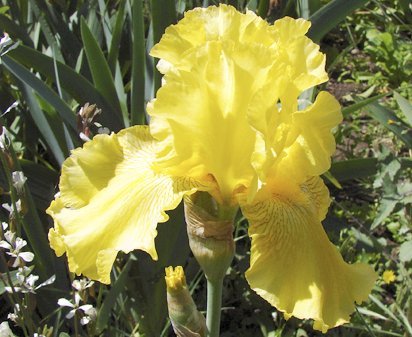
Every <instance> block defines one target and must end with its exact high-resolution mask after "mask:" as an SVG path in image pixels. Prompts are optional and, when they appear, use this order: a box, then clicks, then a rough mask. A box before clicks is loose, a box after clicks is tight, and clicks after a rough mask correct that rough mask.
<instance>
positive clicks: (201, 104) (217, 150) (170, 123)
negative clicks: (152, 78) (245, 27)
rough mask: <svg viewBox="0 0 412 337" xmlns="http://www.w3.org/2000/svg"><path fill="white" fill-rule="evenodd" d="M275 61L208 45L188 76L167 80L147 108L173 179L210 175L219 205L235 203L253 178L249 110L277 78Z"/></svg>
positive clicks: (257, 51) (259, 51)
mask: <svg viewBox="0 0 412 337" xmlns="http://www.w3.org/2000/svg"><path fill="white" fill-rule="evenodd" d="M272 56H273V51H271V50H269V49H267V48H263V47H262V48H261V47H256V48H254V49H251V48H250V47H249V46H243V45H234V44H232V43H227V44H222V43H220V42H208V43H207V44H205V46H203V47H202V48H200V47H199V48H198V49H196V51H195V52H194V53H193V54H190V55H189V57H190V59H191V62H192V64H193V66H192V68H191V70H190V71H186V70H179V71H176V72H173V73H169V74H167V75H166V83H165V84H164V85H163V86H162V88H160V89H159V91H158V93H157V98H156V99H155V100H154V101H153V102H152V104H149V105H148V113H149V114H150V116H151V117H152V119H151V124H150V127H151V133H152V135H153V137H155V138H156V139H157V140H159V141H162V142H163V143H167V144H168V145H169V147H168V148H167V147H166V150H167V149H169V151H170V158H169V159H168V160H166V161H165V160H163V158H166V157H168V155H166V154H165V153H162V154H161V157H162V160H163V162H161V163H159V165H161V167H162V168H163V169H167V170H168V171H169V172H170V174H177V175H179V174H182V173H179V172H185V174H187V175H189V176H192V177H197V176H203V175H207V174H210V175H212V176H213V177H214V179H215V180H216V182H217V185H218V187H219V191H220V199H221V200H225V202H227V203H231V202H232V201H233V191H234V190H235V189H236V188H238V187H239V186H247V185H248V183H249V181H250V179H251V176H252V175H253V168H252V166H251V162H250V157H251V154H252V152H253V151H254V146H255V135H256V132H255V130H254V129H253V128H252V127H251V126H250V124H249V122H248V118H247V109H248V106H249V104H250V99H251V96H252V95H253V94H254V93H256V92H257V91H258V90H259V88H260V87H261V85H262V83H266V82H268V81H270V80H271V79H273V78H274V77H273V76H271V74H272V73H271V68H272V63H273V58H272ZM166 150H165V151H166ZM218 198H219V196H218Z"/></svg>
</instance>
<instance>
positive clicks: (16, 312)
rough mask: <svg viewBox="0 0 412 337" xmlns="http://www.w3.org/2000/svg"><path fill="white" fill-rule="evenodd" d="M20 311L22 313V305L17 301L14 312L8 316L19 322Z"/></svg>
mask: <svg viewBox="0 0 412 337" xmlns="http://www.w3.org/2000/svg"><path fill="white" fill-rule="evenodd" d="M20 313H21V310H20V305H19V304H18V303H16V304H15V305H14V308H13V313H10V314H8V315H7V318H8V319H9V320H11V321H12V322H15V323H17V321H18V319H19V315H20Z"/></svg>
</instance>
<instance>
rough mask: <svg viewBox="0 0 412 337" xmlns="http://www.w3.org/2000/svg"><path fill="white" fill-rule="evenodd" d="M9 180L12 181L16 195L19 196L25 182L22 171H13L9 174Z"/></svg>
mask: <svg viewBox="0 0 412 337" xmlns="http://www.w3.org/2000/svg"><path fill="white" fill-rule="evenodd" d="M11 178H12V180H13V186H14V188H15V189H16V191H17V193H18V194H21V193H22V192H23V186H24V183H25V182H26V180H27V178H26V177H25V175H24V173H23V172H22V171H14V172H13V173H12V174H11Z"/></svg>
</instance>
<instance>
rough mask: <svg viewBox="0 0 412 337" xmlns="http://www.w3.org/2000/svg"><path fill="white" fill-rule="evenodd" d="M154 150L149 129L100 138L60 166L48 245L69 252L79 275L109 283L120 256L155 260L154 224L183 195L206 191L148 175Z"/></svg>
mask: <svg viewBox="0 0 412 337" xmlns="http://www.w3.org/2000/svg"><path fill="white" fill-rule="evenodd" d="M157 151H158V144H157V143H156V142H155V141H154V140H153V138H152V137H151V136H150V133H149V129H148V127H145V126H136V127H132V128H128V129H125V130H123V131H121V132H120V133H118V134H112V135H98V136H96V137H95V138H94V139H93V140H92V141H91V142H88V143H86V144H85V145H84V147H83V148H80V149H76V150H74V151H73V152H72V155H71V156H70V158H68V159H67V160H66V161H65V163H64V164H63V168H62V177H61V180H60V196H58V197H57V198H56V200H54V201H53V202H52V204H51V205H50V207H49V208H48V210H47V213H48V214H49V215H51V216H52V217H53V219H54V228H52V229H51V230H50V232H49V240H50V244H51V246H52V247H53V249H54V250H55V251H56V254H57V255H59V256H60V255H62V254H63V253H66V254H67V257H68V261H69V268H70V270H71V271H72V272H74V273H76V274H84V275H85V276H87V277H89V278H91V279H95V280H98V281H100V282H102V283H110V270H111V267H112V265H113V262H114V260H115V258H116V255H117V253H118V251H124V252H126V253H127V252H130V251H131V250H134V249H142V250H144V251H146V252H147V253H148V254H150V256H151V257H152V258H153V259H157V253H156V249H155V245H154V239H155V237H156V235H157V231H156V226H157V223H159V222H165V221H166V220H167V219H168V216H167V214H166V213H165V211H166V210H170V209H173V208H175V207H176V206H177V205H178V204H179V203H180V201H181V199H182V196H183V195H184V194H185V193H192V192H194V191H195V190H196V188H200V189H202V188H203V189H205V188H206V187H205V186H204V185H201V184H200V183H198V182H195V181H194V180H193V179H189V178H186V177H171V176H166V175H162V174H159V173H155V172H153V170H152V169H151V165H152V162H153V160H154V159H155V157H156V152H157Z"/></svg>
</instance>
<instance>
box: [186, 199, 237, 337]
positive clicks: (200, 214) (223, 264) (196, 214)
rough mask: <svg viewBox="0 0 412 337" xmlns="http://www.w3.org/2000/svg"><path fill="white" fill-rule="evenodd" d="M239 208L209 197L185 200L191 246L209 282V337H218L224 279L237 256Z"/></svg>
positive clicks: (207, 316) (207, 323)
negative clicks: (236, 217) (234, 225)
mask: <svg viewBox="0 0 412 337" xmlns="http://www.w3.org/2000/svg"><path fill="white" fill-rule="evenodd" d="M236 212H237V208H234V207H224V206H222V205H220V204H218V203H217V202H216V201H215V200H214V199H213V198H212V197H211V196H210V195H209V194H208V193H205V192H197V193H195V194H193V195H191V196H187V197H186V198H185V217H186V223H187V233H188V237H189V245H190V248H191V250H192V252H193V255H194V256H195V258H196V260H197V261H198V262H199V264H200V266H201V268H202V270H203V271H204V273H205V275H206V278H207V314H206V325H207V336H208V337H218V336H219V328H220V315H221V306H222V287H223V279H224V277H225V274H226V272H227V269H228V268H229V266H230V264H231V262H232V260H233V256H234V254H235V242H234V240H233V228H234V227H233V219H234V216H235V215H236Z"/></svg>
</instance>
